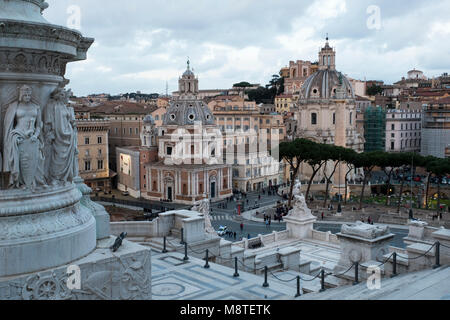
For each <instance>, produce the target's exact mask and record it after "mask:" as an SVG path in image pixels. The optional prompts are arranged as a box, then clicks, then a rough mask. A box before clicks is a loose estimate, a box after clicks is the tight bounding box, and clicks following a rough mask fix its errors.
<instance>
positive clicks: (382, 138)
mask: <svg viewBox="0 0 450 320" xmlns="http://www.w3.org/2000/svg"><path fill="white" fill-rule="evenodd" d="M364 138H365V141H366V142H365V145H364V151H365V152H371V151H384V150H385V145H386V111H385V110H384V109H383V108H381V107H380V106H377V107H372V106H369V107H368V108H367V109H366V111H365V113H364Z"/></svg>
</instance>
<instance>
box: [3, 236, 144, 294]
mask: <svg viewBox="0 0 450 320" xmlns="http://www.w3.org/2000/svg"><path fill="white" fill-rule="evenodd" d="M114 240H115V237H110V238H107V239H104V240H101V241H99V242H98V245H97V248H96V249H95V250H94V251H93V252H92V253H90V254H89V255H87V256H86V257H83V258H81V259H78V260H76V261H73V262H72V263H70V264H64V265H61V266H59V267H56V268H51V269H44V270H41V271H39V272H36V273H33V274H24V275H18V276H14V277H0V300H150V299H151V298H152V296H151V253H150V249H148V248H144V247H142V246H140V245H138V244H135V243H132V242H129V241H126V240H125V241H124V242H123V243H122V246H121V247H120V248H119V250H118V251H117V252H115V253H113V252H111V250H110V249H109V247H110V246H111V245H112V244H113V243H114ZM74 270H75V271H74ZM78 270H79V272H78ZM78 275H79V278H78V279H79V280H80V281H79V282H78V283H79V285H80V286H79V287H77V286H76V284H77V276H78ZM74 280H75V281H74Z"/></svg>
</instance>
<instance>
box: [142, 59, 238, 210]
mask: <svg viewBox="0 0 450 320" xmlns="http://www.w3.org/2000/svg"><path fill="white" fill-rule="evenodd" d="M179 92H180V95H179V96H178V97H177V98H176V99H174V100H172V101H171V102H170V104H169V106H168V107H167V112H166V114H165V115H164V116H163V123H162V125H161V126H160V127H158V128H157V127H156V125H155V121H154V119H153V118H152V117H151V116H147V117H146V118H145V119H144V125H143V130H142V131H143V132H142V135H141V140H142V141H141V142H142V147H141V148H140V149H141V150H140V167H141V168H140V175H141V177H140V181H141V197H143V198H146V199H149V200H157V201H159V200H164V201H169V202H176V203H183V204H194V203H195V202H197V201H199V200H202V199H205V198H207V199H211V201H213V202H216V201H220V200H223V199H226V198H228V197H230V196H231V195H232V169H231V165H229V164H224V163H223V155H222V153H223V145H222V144H223V141H222V138H221V134H220V129H219V127H218V126H217V125H216V124H215V119H214V115H213V114H212V112H211V111H210V109H209V108H208V105H207V104H205V103H204V102H203V101H202V100H200V99H198V96H197V94H198V79H197V78H196V77H195V75H194V73H193V72H192V71H191V70H190V66H189V62H188V67H187V70H186V71H185V72H184V74H183V76H182V77H181V78H180V79H179Z"/></svg>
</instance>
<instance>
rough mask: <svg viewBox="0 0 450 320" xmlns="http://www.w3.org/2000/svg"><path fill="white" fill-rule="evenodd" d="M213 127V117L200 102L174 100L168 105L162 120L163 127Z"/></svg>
mask: <svg viewBox="0 0 450 320" xmlns="http://www.w3.org/2000/svg"><path fill="white" fill-rule="evenodd" d="M195 122H201V124H202V125H215V120H214V116H213V114H212V112H211V110H209V108H208V106H207V105H206V104H205V103H204V102H203V101H201V100H174V101H172V102H171V103H170V106H169V108H168V109H167V112H166V114H165V115H164V118H163V125H176V126H185V125H194V124H195Z"/></svg>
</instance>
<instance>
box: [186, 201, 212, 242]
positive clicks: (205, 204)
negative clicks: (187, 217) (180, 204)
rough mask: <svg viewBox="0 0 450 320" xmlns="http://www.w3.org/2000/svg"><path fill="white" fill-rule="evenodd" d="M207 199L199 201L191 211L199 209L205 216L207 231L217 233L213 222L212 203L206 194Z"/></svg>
mask: <svg viewBox="0 0 450 320" xmlns="http://www.w3.org/2000/svg"><path fill="white" fill-rule="evenodd" d="M204 197H205V199H203V200H200V201H198V202H197V203H196V204H195V206H193V207H192V209H191V211H197V212H199V213H201V214H202V215H203V216H204V218H205V232H206V233H209V234H216V231H215V230H214V228H213V226H212V224H211V215H210V212H211V210H210V205H209V200H208V199H207V198H206V195H204Z"/></svg>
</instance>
